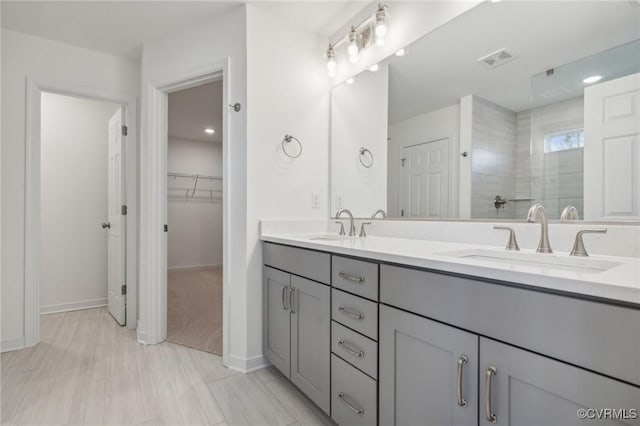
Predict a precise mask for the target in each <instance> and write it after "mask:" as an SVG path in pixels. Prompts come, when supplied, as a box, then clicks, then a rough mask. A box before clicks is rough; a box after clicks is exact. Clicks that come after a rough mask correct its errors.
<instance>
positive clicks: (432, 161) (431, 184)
mask: <svg viewBox="0 0 640 426" xmlns="http://www.w3.org/2000/svg"><path fill="white" fill-rule="evenodd" d="M400 185H401V188H400V196H401V202H400V206H401V210H400V214H401V216H405V217H421V218H437V217H448V211H449V138H445V139H439V140H435V141H431V142H426V143H421V144H417V145H412V146H406V147H404V149H403V156H402V171H401V179H400Z"/></svg>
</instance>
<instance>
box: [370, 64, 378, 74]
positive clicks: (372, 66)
mask: <svg viewBox="0 0 640 426" xmlns="http://www.w3.org/2000/svg"><path fill="white" fill-rule="evenodd" d="M379 69H380V65H378V64H373V65H371V66H370V67H369V71H371V72H376V71H378V70H379Z"/></svg>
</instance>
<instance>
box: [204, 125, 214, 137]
mask: <svg viewBox="0 0 640 426" xmlns="http://www.w3.org/2000/svg"><path fill="white" fill-rule="evenodd" d="M204 132H205V133H206V134H208V135H212V134H214V133H215V132H216V131H215V130H213V129H212V128H211V127H207V128H206V129H204Z"/></svg>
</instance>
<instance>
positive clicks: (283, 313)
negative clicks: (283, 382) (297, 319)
mask: <svg viewBox="0 0 640 426" xmlns="http://www.w3.org/2000/svg"><path fill="white" fill-rule="evenodd" d="M263 281H264V285H263V292H264V295H263V297H264V308H263V319H264V320H263V322H262V325H263V328H264V330H263V346H264V355H265V357H266V358H267V359H268V360H269V362H271V364H273V365H274V366H275V367H276V368H277V369H278V370H280V372H281V373H282V374H284V375H285V376H287V378H290V371H289V365H290V360H291V333H290V329H291V327H290V323H291V312H290V311H289V309H288V303H289V302H288V300H286V299H287V298H288V292H289V291H290V288H291V275H290V274H287V273H285V272H282V271H279V270H277V269H273V268H269V267H268V266H265V267H264V271H263Z"/></svg>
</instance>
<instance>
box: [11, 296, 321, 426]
mask: <svg viewBox="0 0 640 426" xmlns="http://www.w3.org/2000/svg"><path fill="white" fill-rule="evenodd" d="M0 360H1V369H2V381H1V386H0V390H1V392H2V405H1V412H2V424H3V425H5V424H6V425H9V424H11V425H83V424H84V425H149V426H151V425H153V426H155V425H231V426H235V425H259V426H271V425H274V426H276V425H282V426H284V425H331V424H332V422H331V420H330V419H329V418H328V417H327V416H326V415H325V414H324V413H323V412H322V411H320V410H319V409H318V408H317V407H316V406H315V405H314V404H313V403H312V402H311V401H310V400H308V399H307V398H306V397H305V396H304V395H303V394H302V393H300V391H299V390H298V389H297V388H295V387H294V386H293V385H292V384H290V383H289V382H288V381H287V380H286V379H285V378H284V377H283V376H282V375H281V374H280V373H279V372H278V371H276V370H275V369H273V367H271V368H267V369H264V370H260V371H257V372H255V373H251V374H247V375H242V374H239V373H236V372H234V371H232V370H229V369H227V368H225V367H223V366H222V362H221V361H222V359H221V358H220V357H219V356H217V355H213V354H210V353H207V352H202V351H199V350H195V349H191V348H188V347H185V346H180V345H176V344H174V343H170V342H164V343H162V344H159V345H149V346H146V345H140V344H138V343H137V341H136V338H135V332H133V331H130V330H127V329H126V328H124V327H120V326H119V325H117V324H116V322H115V321H114V320H113V319H112V318H111V316H110V315H109V313H108V312H107V310H106V309H104V308H99V309H87V310H83V311H75V312H67V313H63V314H51V315H45V316H42V319H41V343H40V344H39V345H38V346H36V347H33V348H28V349H23V350H20V351H15V352H6V353H3V354H2V356H1V358H0Z"/></svg>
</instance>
